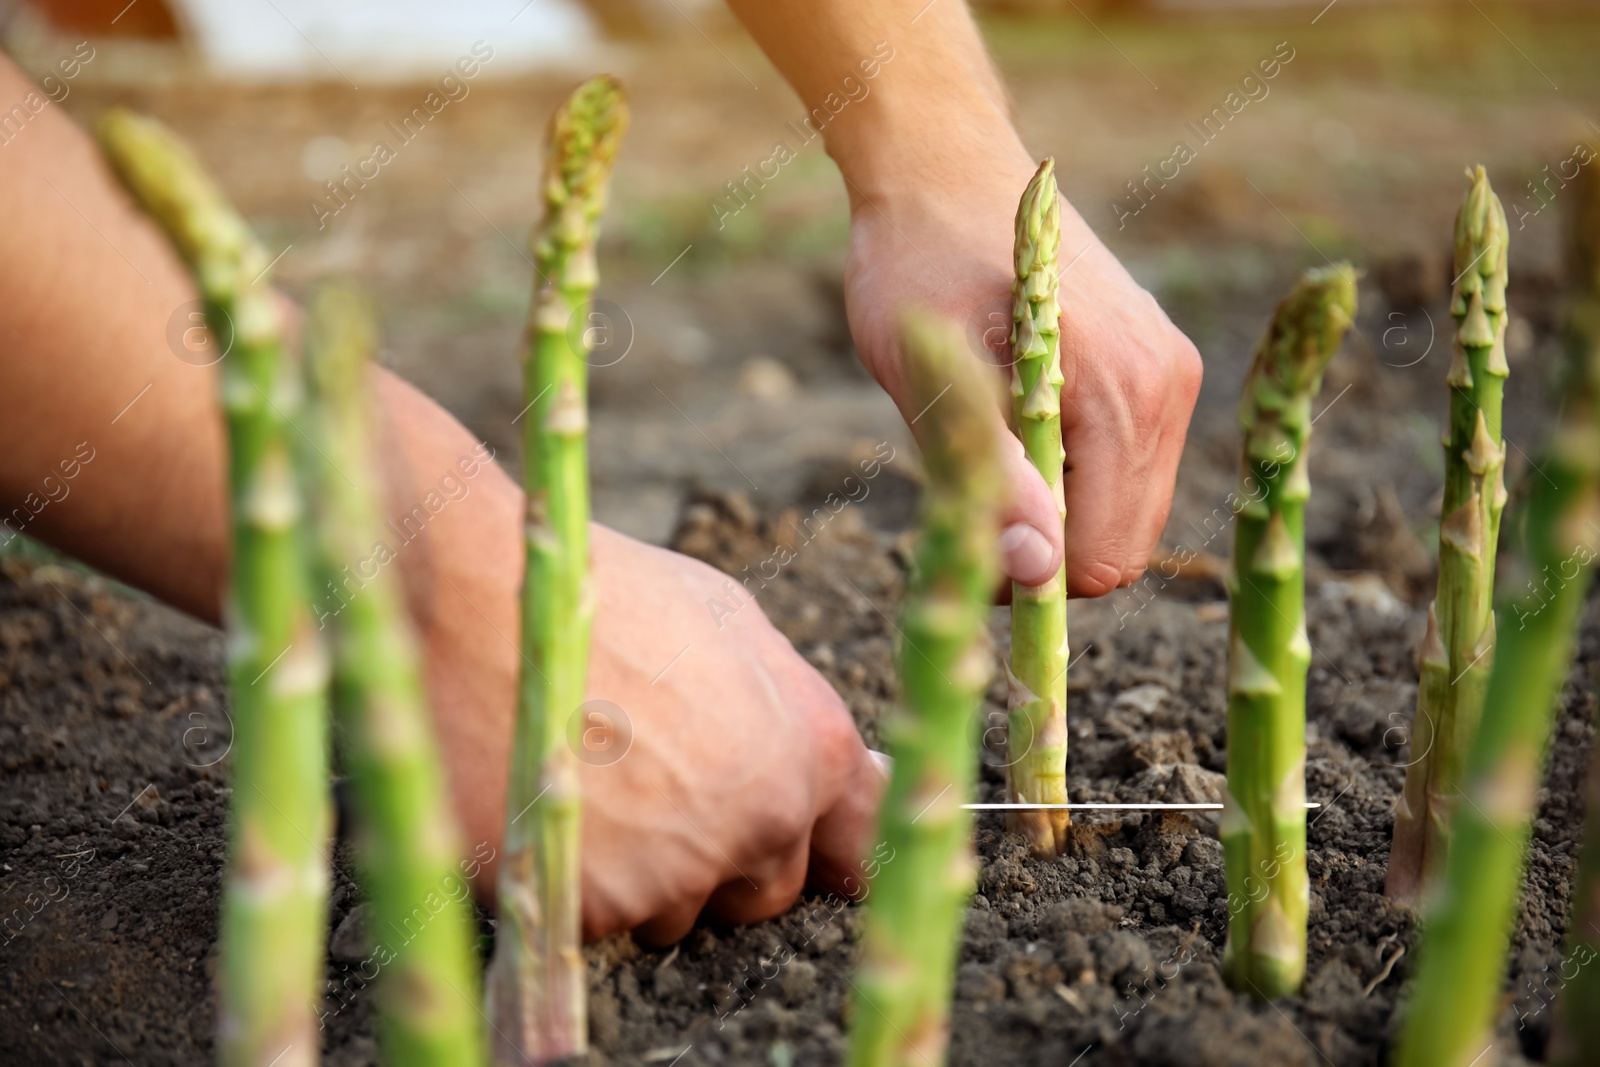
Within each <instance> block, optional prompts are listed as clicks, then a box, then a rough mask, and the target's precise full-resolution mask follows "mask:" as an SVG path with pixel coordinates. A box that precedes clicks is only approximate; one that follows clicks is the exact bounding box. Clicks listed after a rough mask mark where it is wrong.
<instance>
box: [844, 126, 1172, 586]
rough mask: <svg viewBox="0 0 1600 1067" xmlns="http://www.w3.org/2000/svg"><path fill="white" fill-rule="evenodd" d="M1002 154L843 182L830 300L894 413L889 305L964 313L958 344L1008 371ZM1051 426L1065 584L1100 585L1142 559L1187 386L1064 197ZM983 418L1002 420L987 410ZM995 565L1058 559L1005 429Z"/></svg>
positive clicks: (1039, 577)
mask: <svg viewBox="0 0 1600 1067" xmlns="http://www.w3.org/2000/svg"><path fill="white" fill-rule="evenodd" d="M1033 168H1034V164H1033V162H1032V161H1031V160H1030V159H1028V158H1027V157H1026V156H1025V155H1021V154H1017V153H1007V157H1006V159H1005V165H1001V163H1000V161H999V160H997V161H996V165H995V166H994V167H993V168H992V169H990V170H987V171H985V172H983V173H982V174H981V175H976V176H974V178H973V179H971V180H968V181H965V182H963V183H962V184H960V185H959V186H957V187H954V188H952V187H950V186H943V187H939V188H935V189H932V190H930V191H928V192H926V193H922V192H921V191H920V190H918V189H917V188H916V187H914V186H913V187H909V188H902V189H900V190H898V191H892V192H889V193H886V194H884V195H881V196H879V195H870V194H865V193H864V192H860V191H859V190H857V191H855V193H854V195H852V198H851V199H852V219H851V227H850V254H849V261H848V266H847V270H846V280H845V303H846V307H847V309H848V311H849V316H850V330H851V333H852V334H853V335H854V337H855V341H856V347H857V349H858V350H859V351H860V354H861V358H862V360H863V362H865V364H866V366H867V368H868V370H870V371H871V372H872V374H873V376H874V377H875V378H877V380H878V381H879V383H881V384H882V385H883V387H884V388H885V389H886V390H887V391H888V392H889V395H890V396H892V397H893V398H894V399H895V402H896V404H898V405H899V406H900V409H901V412H902V413H903V414H904V415H905V417H906V418H907V419H908V420H910V419H914V418H916V417H917V416H918V415H919V414H920V413H919V412H917V411H914V410H911V409H909V408H908V407H907V404H909V403H910V401H909V392H908V390H907V387H906V377H905V365H904V358H903V355H902V353H901V352H900V349H899V345H898V341H897V337H896V334H897V329H896V325H895V323H896V319H897V316H898V314H899V312H900V310H901V309H903V308H904V307H906V306H907V305H920V306H924V307H929V308H932V309H934V310H935V311H938V312H941V313H943V314H945V315H948V316H950V317H951V318H953V319H954V320H956V321H957V322H960V323H963V324H965V325H966V327H967V334H968V337H969V339H970V340H971V343H972V346H973V350H974V354H975V356H978V357H980V358H983V359H986V360H987V361H989V362H991V363H993V364H994V365H995V366H996V368H997V372H998V373H1003V374H1005V375H1006V377H1007V380H1008V381H1009V378H1010V373H1011V371H1010V366H1011V356H1010V344H1009V340H1008V339H1009V336H1010V330H1011V277H1012V267H1011V242H1012V231H1013V219H1014V217H1015V213H1016V205H1017V200H1018V198H1019V197H1020V196H1021V194H1022V190H1023V188H1024V187H1025V186H1026V185H1027V183H1028V179H1029V178H1030V177H1031V176H1032V173H1033ZM1061 230H1062V238H1061V262H1062V264H1063V273H1062V277H1061V293H1060V300H1061V364H1062V373H1063V376H1064V377H1065V379H1066V383H1065V385H1064V387H1063V388H1062V392H1061V428H1062V435H1063V437H1064V439H1065V447H1066V475H1065V480H1064V482H1063V489H1064V491H1065V494H1066V501H1067V523H1066V531H1065V540H1066V548H1065V558H1066V567H1067V586H1068V589H1069V591H1070V592H1071V593H1072V594H1073V595H1075V596H1100V595H1102V594H1104V593H1108V592H1110V591H1111V590H1113V589H1116V588H1117V587H1118V586H1121V585H1125V584H1127V583H1129V582H1132V581H1134V580H1135V579H1136V578H1138V577H1139V575H1140V574H1141V573H1143V571H1144V568H1145V563H1146V561H1147V560H1148V559H1149V556H1150V551H1151V549H1152V548H1154V546H1155V544H1156V542H1157V540H1158V539H1159V538H1160V536H1161V530H1162V527H1163V526H1164V525H1165V524H1166V521H1167V512H1168V510H1169V509H1170V508H1171V504H1172V490H1173V482H1174V479H1175V478H1176V476H1177V469H1178V460H1179V457H1180V456H1181V455H1182V452H1183V440H1184V434H1185V432H1186V431H1187V429H1188V425H1189V415H1190V412H1191V411H1192V410H1193V408H1194V401H1195V395H1196V393H1197V392H1198V391H1199V388H1200V370H1201V368H1200V358H1199V355H1198V354H1197V353H1196V351H1195V348H1194V345H1193V344H1191V343H1190V342H1189V339H1188V338H1186V337H1185V336H1184V335H1183V334H1182V333H1180V332H1179V331H1178V329H1177V328H1176V327H1175V326H1173V325H1172V323H1171V322H1169V321H1168V319H1167V317H1166V315H1165V314H1163V313H1162V311H1161V309H1160V307H1158V306H1157V305H1156V302H1155V300H1154V299H1153V298H1152V297H1151V296H1150V294H1149V293H1147V292H1146V291H1145V290H1143V289H1141V288H1140V287H1139V286H1138V285H1137V284H1136V283H1135V282H1134V281H1133V279H1132V278H1131V277H1129V276H1128V273H1127V271H1126V270H1124V269H1123V267H1122V264H1120V263H1119V262H1117V260H1116V257H1114V256H1113V255H1112V254H1111V253H1110V252H1109V251H1108V250H1107V249H1106V247H1105V246H1104V245H1103V244H1101V243H1100V240H1099V239H1098V238H1097V237H1095V236H1094V234H1093V233H1092V232H1091V231H1090V229H1089V227H1088V225H1087V224H1085V223H1084V221H1083V220H1082V218H1080V217H1079V216H1078V214H1077V212H1075V211H1073V210H1072V208H1071V206H1070V205H1067V204H1065V203H1064V204H1063V205H1062V210H1061ZM996 427H997V432H1001V433H1008V431H1006V430H1005V429H1004V427H1003V426H1002V425H1001V423H1000V418H999V415H998V413H997V417H996ZM1005 455H1006V457H1007V460H1006V476H1007V478H1008V480H1009V481H1010V485H1011V504H1010V507H1009V509H1008V511H1007V513H1006V515H1005V519H1004V521H1005V530H1004V532H1003V533H1002V535H1001V548H1002V551H1003V554H1004V562H1005V569H1006V572H1007V573H1008V574H1009V575H1010V576H1011V577H1012V578H1014V579H1016V580H1017V581H1020V582H1024V583H1027V584H1037V583H1039V582H1042V581H1043V580H1044V579H1046V578H1048V577H1049V576H1050V575H1051V574H1053V573H1054V572H1055V569H1056V566H1057V565H1058V564H1059V562H1060V560H1061V559H1062V536H1061V531H1060V527H1059V523H1058V520H1057V518H1056V508H1055V503H1054V502H1053V501H1052V499H1051V497H1050V491H1049V489H1048V488H1047V487H1046V486H1045V483H1044V479H1043V478H1041V477H1040V476H1039V473H1038V472H1037V471H1036V470H1034V468H1033V467H1032V465H1031V464H1029V463H1028V461H1027V459H1026V458H1025V457H1024V455H1023V452H1022V448H1021V445H1020V443H1018V442H1016V441H1015V440H1012V441H1010V442H1009V443H1008V446H1007V448H1006V450H1005Z"/></svg>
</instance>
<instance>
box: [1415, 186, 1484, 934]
mask: <svg viewBox="0 0 1600 1067" xmlns="http://www.w3.org/2000/svg"><path fill="white" fill-rule="evenodd" d="M1468 178H1469V179H1470V180H1471V182H1472V188H1471V189H1470V190H1468V192H1467V197H1466V200H1465V201H1464V202H1463V203H1462V205H1461V211H1460V213H1459V214H1457V215H1456V255H1455V273H1456V281H1455V292H1454V293H1453V294H1452V295H1451V300H1450V313H1451V314H1452V315H1454V316H1455V319H1456V343H1455V358H1454V359H1453V361H1452V362H1451V364H1450V374H1449V377H1448V379H1447V381H1448V383H1449V386H1450V428H1449V431H1448V432H1447V433H1446V434H1445V439H1444V446H1445V483H1444V512H1443V513H1444V521H1443V523H1442V524H1441V525H1440V529H1439V588H1438V592H1437V593H1436V595H1435V598H1434V602H1433V604H1432V606H1431V607H1430V608H1429V610H1428V634H1427V637H1426V639H1425V640H1424V643H1423V654H1422V669H1421V679H1420V682H1419V684H1418V686H1417V712H1416V717H1415V720H1414V722H1413V725H1412V732H1411V751H1412V753H1413V755H1414V762H1413V763H1412V764H1411V766H1410V767H1409V768H1407V770H1406V784H1405V792H1404V794H1403V795H1402V799H1401V804H1400V808H1399V811H1398V812H1397V814H1396V816H1395V824H1394V843H1393V847H1392V848H1391V849H1390V852H1389V874H1388V879H1387V882H1386V884H1385V887H1384V888H1385V892H1386V893H1387V894H1388V895H1389V896H1391V897H1394V898H1396V899H1399V900H1403V901H1406V902H1407V903H1409V904H1412V905H1413V906H1415V905H1416V904H1418V903H1419V902H1420V899H1421V896H1422V892H1423V890H1424V888H1425V887H1426V886H1428V885H1432V884H1434V883H1436V882H1437V881H1438V878H1439V877H1440V875H1441V874H1442V873H1443V871H1444V861H1445V856H1446V854H1447V852H1448V849H1449V845H1450V822H1451V818H1452V813H1453V811H1454V807H1455V801H1456V797H1457V795H1458V793H1459V791H1460V788H1461V773H1462V769H1463V765H1464V764H1465V762H1466V758H1467V750H1468V748H1469V747H1470V746H1471V744H1472V737H1473V735H1474V734H1475V733H1477V730H1478V720H1479V718H1480V717H1481V716H1482V713H1483V696H1484V692H1485V691H1486V690H1487V688H1488V685H1489V669H1490V667H1491V665H1492V664H1493V661H1494V655H1493V653H1494V636H1495V619H1494V563H1495V553H1496V551H1497V549H1498V546H1499V543H1500V512H1501V511H1502V509H1503V508H1504V507H1505V502H1506V490H1505V477H1504V473H1505V446H1504V444H1503V443H1502V442H1501V439H1500V407H1501V399H1502V397H1503V396H1504V393H1505V380H1506V376H1507V374H1509V373H1510V368H1509V367H1508V366H1507V365H1506V354H1505V334H1506V250H1507V246H1508V244H1509V242H1510V230H1509V228H1508V227H1507V225H1506V214H1505V210H1504V209H1503V208H1502V207H1501V206H1500V198H1499V197H1497V196H1495V194H1494V190H1492V189H1491V188H1490V187H1489V177H1488V175H1487V174H1485V173H1484V170H1483V168H1482V167H1481V166H1480V167H1477V168H1475V169H1474V170H1472V171H1469V172H1468Z"/></svg>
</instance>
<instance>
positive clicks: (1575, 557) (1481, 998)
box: [1397, 172, 1600, 1067]
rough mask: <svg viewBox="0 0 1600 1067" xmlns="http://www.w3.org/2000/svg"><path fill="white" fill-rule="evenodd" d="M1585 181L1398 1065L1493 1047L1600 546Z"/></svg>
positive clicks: (1596, 234)
mask: <svg viewBox="0 0 1600 1067" xmlns="http://www.w3.org/2000/svg"><path fill="white" fill-rule="evenodd" d="M1580 173H1581V176H1582V177H1583V178H1586V179H1588V180H1586V181H1579V182H1578V183H1576V184H1575V187H1574V188H1572V189H1571V190H1570V193H1571V195H1570V197H1569V202H1570V203H1572V204H1573V206H1574V208H1575V215H1574V219H1573V225H1572V227H1571V229H1570V232H1569V234H1568V238H1569V263H1570V267H1571V269H1570V271H1569V276H1570V277H1571V278H1572V279H1573V280H1574V291H1573V294H1572V297H1571V301H1572V302H1571V306H1570V308H1569V310H1568V320H1567V330H1566V343H1565V351H1564V353H1563V359H1562V366H1561V371H1560V375H1561V381H1560V383H1559V390H1558V393H1557V395H1558V396H1559V397H1560V400H1561V410H1560V412H1559V414H1558V415H1557V417H1556V424H1555V429H1554V432H1553V434H1552V436H1551V438H1550V440H1549V442H1548V443H1547V444H1546V446H1545V452H1544V456H1543V457H1542V458H1541V459H1540V460H1539V462H1538V464H1537V466H1536V468H1535V469H1534V470H1533V471H1531V472H1530V473H1529V474H1528V476H1527V481H1528V497H1527V502H1526V506H1525V507H1524V508H1521V509H1520V510H1521V515H1520V516H1519V522H1518V524H1517V525H1516V527H1515V529H1516V530H1517V534H1518V537H1519V539H1520V540H1521V542H1522V544H1521V546H1520V552H1519V553H1518V555H1517V556H1516V557H1512V558H1510V559H1509V560H1508V562H1510V563H1512V564H1513V567H1515V568H1516V569H1515V570H1512V571H1510V572H1508V573H1507V574H1506V575H1505V584H1506V586H1507V587H1508V591H1507V592H1506V593H1504V594H1503V595H1502V597H1501V605H1500V612H1499V618H1500V637H1499V646H1498V647H1497V649H1496V650H1495V662H1494V669H1493V670H1492V671H1491V672H1490V674H1489V691H1488V695H1487V696H1486V697H1485V699H1484V705H1483V717H1482V720H1481V721H1480V723H1479V725H1478V734H1477V737H1476V738H1475V739H1474V740H1473V743H1472V747H1471V749H1470V751H1469V752H1468V756H1467V766H1466V773H1465V775H1464V776H1463V778H1462V786H1461V795H1462V798H1463V799H1464V800H1465V801H1466V803H1465V804H1462V805H1461V806H1459V807H1458V808H1457V809H1456V812H1455V826H1454V831H1453V840H1452V841H1451V845H1450V856H1449V860H1448V861H1447V864H1446V868H1445V883H1444V887H1443V891H1442V892H1441V893H1440V894H1439V897H1438V900H1437V902H1436V906H1435V907H1433V908H1432V909H1430V911H1429V912H1428V914H1427V923H1426V925H1425V926H1424V927H1423V932H1422V945H1421V948H1420V950H1419V957H1418V963H1417V966H1418V972H1417V978H1416V985H1415V988H1414V990H1413V992H1412V994H1411V1006H1410V1009H1409V1010H1408V1011H1407V1013H1406V1023H1405V1033H1404V1035H1403V1037H1402V1039H1401V1044H1400V1056H1399V1059H1398V1061H1397V1062H1398V1063H1399V1065H1400V1067H1467V1065H1468V1064H1470V1063H1472V1062H1473V1061H1474V1060H1475V1059H1477V1058H1478V1057H1481V1056H1482V1055H1483V1053H1484V1052H1485V1051H1486V1050H1487V1049H1488V1047H1489V1045H1490V1044H1491V1041H1492V1037H1491V1032H1492V1030H1493V1027H1494V1017H1495V1009H1496V1006H1497V1004H1498V1002H1499V996H1500V988H1501V983H1502V982H1503V981H1504V978H1505V959H1506V952H1507V949H1508V947H1509V944H1510V940H1511V930H1512V925H1513V923H1514V922H1515V921H1516V913H1517V901H1518V897H1519V888H1520V886H1521V884H1522V877H1523V862H1524V857H1525V853H1526V850H1527V843H1528V837H1529V834H1530V832H1531V824H1532V821H1533V812H1534V801H1535V796H1536V794H1537V791H1538V788H1539V783H1540V781H1541V780H1543V778H1544V764H1545V755H1546V750H1547V747H1548V745H1549V741H1550V731H1551V728H1552V727H1553V725H1554V723H1555V714H1556V707H1557V702H1558V700H1559V698H1560V693H1561V687H1562V684H1563V682H1564V681H1565V680H1566V676H1567V667H1568V665H1569V664H1570V663H1571V660H1572V648H1573V643H1574V640H1575V636H1576V630H1577V625H1578V621H1579V618H1580V616H1581V614H1582V611H1583V604H1584V598H1585V594H1586V592H1587V590H1588V586H1589V579H1590V566H1589V564H1590V563H1591V562H1592V561H1593V559H1594V557H1595V554H1596V552H1597V551H1600V182H1596V181H1594V175H1593V173H1592V172H1580ZM1584 892H1587V889H1581V890H1580V903H1579V906H1580V908H1583V907H1587V906H1588V905H1587V904H1586V903H1585V902H1584V901H1583V900H1582V896H1581V895H1582V894H1583V893H1584ZM1576 936H1590V935H1586V934H1584V932H1582V931H1579V932H1578V934H1577V935H1576ZM1576 1062H1588V1061H1587V1059H1583V1060H1578V1061H1576Z"/></svg>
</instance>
